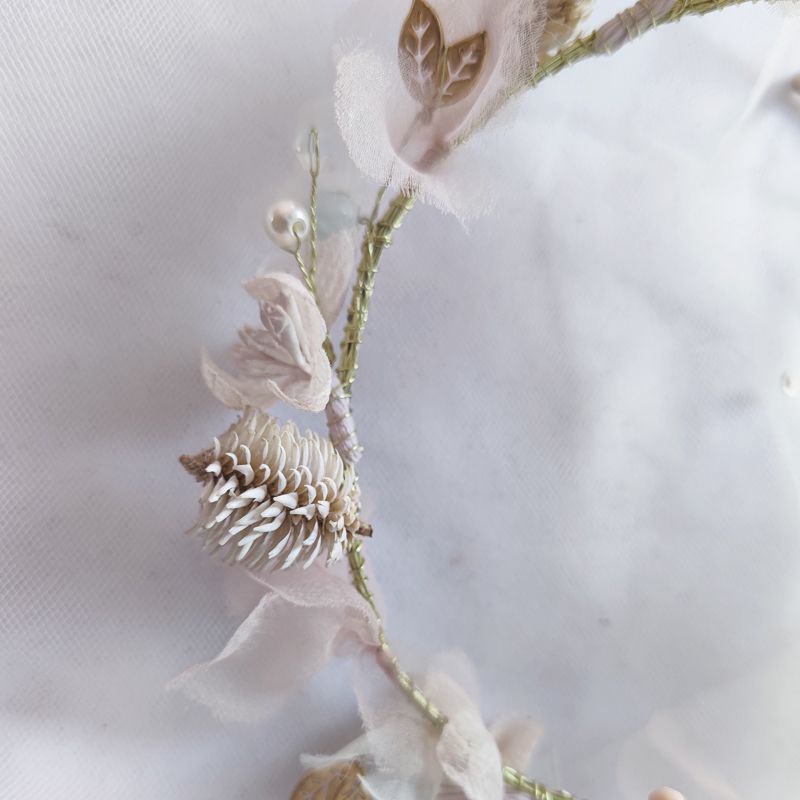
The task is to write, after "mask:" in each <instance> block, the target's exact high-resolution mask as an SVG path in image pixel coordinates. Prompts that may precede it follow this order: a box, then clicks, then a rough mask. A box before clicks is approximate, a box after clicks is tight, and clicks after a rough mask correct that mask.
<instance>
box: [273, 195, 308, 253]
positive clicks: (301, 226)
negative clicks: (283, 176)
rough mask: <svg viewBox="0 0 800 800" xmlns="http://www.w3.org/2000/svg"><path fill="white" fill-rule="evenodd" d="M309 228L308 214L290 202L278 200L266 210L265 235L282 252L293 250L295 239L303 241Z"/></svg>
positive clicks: (299, 206) (301, 207) (295, 244)
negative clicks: (298, 238)
mask: <svg viewBox="0 0 800 800" xmlns="http://www.w3.org/2000/svg"><path fill="white" fill-rule="evenodd" d="M310 227H311V221H310V220H309V218H308V212H307V211H306V210H305V208H303V206H301V205H298V204H297V203H295V202H293V201H292V200H279V201H278V202H277V203H274V204H273V205H271V206H270V207H269V208H268V209H267V213H266V216H265V217H264V229H265V230H266V231H267V235H268V236H269V238H270V239H272V241H273V242H275V244H277V245H278V247H280V248H282V249H283V250H294V249H295V247H296V246H297V238H296V236H295V234H296V235H297V236H298V237H300V239H305V238H306V236H308V231H309V229H310Z"/></svg>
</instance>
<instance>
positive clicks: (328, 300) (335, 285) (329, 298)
mask: <svg viewBox="0 0 800 800" xmlns="http://www.w3.org/2000/svg"><path fill="white" fill-rule="evenodd" d="M358 233H359V230H358V228H355V227H353V228H346V229H345V230H342V231H338V232H337V233H334V234H332V235H331V236H328V237H327V238H326V239H324V240H323V241H322V242H320V244H319V248H318V253H317V302H318V304H319V309H320V311H321V312H322V317H323V319H324V320H325V323H326V324H327V326H328V328H330V327H331V326H332V325H333V323H334V322H335V321H336V319H337V318H338V316H339V314H340V313H341V311H342V306H343V305H344V296H345V293H346V291H347V289H348V287H349V285H350V278H351V277H352V275H353V268H354V266H355V262H356V252H357V247H358Z"/></svg>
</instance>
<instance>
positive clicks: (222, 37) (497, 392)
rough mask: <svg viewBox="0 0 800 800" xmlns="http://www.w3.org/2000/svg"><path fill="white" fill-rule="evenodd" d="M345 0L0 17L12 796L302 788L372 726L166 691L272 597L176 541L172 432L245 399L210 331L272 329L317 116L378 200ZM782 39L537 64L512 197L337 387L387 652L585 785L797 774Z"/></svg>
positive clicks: (1, 763) (719, 793) (791, 292)
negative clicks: (465, 686)
mask: <svg viewBox="0 0 800 800" xmlns="http://www.w3.org/2000/svg"><path fill="white" fill-rule="evenodd" d="M376 5H377V3H376ZM390 5H391V9H390V11H391V14H396V9H397V5H396V4H390ZM353 8H354V6H353V5H351V4H350V3H346V2H325V3H322V2H310V1H308V2H292V3H284V2H274V1H272V0H269V1H267V0H237V2H233V0H175V2H171V3H156V2H152V0H119V2H116V3H86V2H82V0H64V1H63V2H59V3H53V2H49V0H12V2H7V3H4V4H3V5H2V8H1V9H0V106H1V107H2V113H1V114H0V184H2V186H3V194H2V203H3V213H2V216H1V217H0V219H1V220H2V222H0V267H1V269H2V272H1V273H0V387H1V388H2V394H1V396H2V402H1V403H0V429H1V431H0V433H1V434H2V435H0V478H2V486H3V492H2V494H1V495H0V511H2V514H1V515H0V519H1V520H2V522H0V641H2V645H0V703H2V713H1V714H0V796H2V797H3V798H4V799H5V798H8V799H9V800H39V799H40V798H48V800H100V799H101V798H102V800H107V798H114V800H128V799H129V798H130V799H131V800H133V798H136V800H140V798H148V800H188V799H189V798H191V800H201V798H211V797H238V798H243V800H257V799H258V800H263V798H269V799H270V800H272V798H275V799H276V800H280V798H284V797H287V796H288V794H289V792H290V790H291V787H292V785H293V784H294V782H295V781H296V780H297V778H298V776H299V774H300V771H301V767H300V764H299V762H298V756H299V754H301V753H303V752H335V751H336V750H337V749H339V748H340V747H342V746H344V745H345V744H346V743H347V742H348V741H351V740H352V739H354V738H355V737H356V735H357V734H358V715H357V710H356V705H355V700H354V698H353V696H352V691H351V682H350V678H349V675H348V673H347V671H346V669H344V668H343V667H337V668H333V669H331V670H329V671H328V672H327V673H326V674H325V675H324V676H323V677H322V678H321V679H319V680H315V681H313V682H312V683H311V684H309V686H308V687H307V688H306V689H304V690H303V691H302V692H301V693H300V694H299V696H298V697H296V698H295V699H294V700H292V701H291V702H290V703H289V704H288V705H287V706H286V707H285V709H284V710H283V711H282V712H281V713H280V714H279V715H278V716H277V717H275V718H274V719H273V720H272V721H271V722H269V723H268V724H266V725H256V726H249V727H248V726H240V725H232V724H224V723H222V722H218V721H216V720H214V719H213V718H212V716H211V715H209V714H208V713H207V712H206V711H205V710H204V709H203V708H200V707H196V706H193V705H192V704H191V703H189V702H188V701H187V700H186V699H185V698H182V697H180V696H179V695H175V694H169V693H167V692H166V690H165V687H166V685H167V684H168V682H169V681H170V680H171V679H172V678H173V677H174V676H175V675H177V674H179V673H180V672H181V671H182V670H184V669H185V668H186V667H188V666H189V665H191V664H193V663H196V662H199V661H206V660H208V659H210V658H212V657H213V656H214V655H216V654H217V653H218V652H219V651H220V649H221V648H222V646H223V645H224V643H225V641H226V640H227V639H228V637H229V636H230V635H231V634H232V633H233V631H234V630H235V629H236V628H237V626H238V625H239V623H240V622H241V621H242V620H243V619H244V618H245V616H246V615H247V613H248V612H249V611H250V610H251V609H252V608H253V607H254V606H255V604H256V602H257V600H258V591H257V587H254V586H253V585H251V584H249V583H248V581H247V579H246V577H245V576H243V575H242V574H241V573H240V572H237V571H236V570H235V569H233V568H230V567H226V566H224V565H222V564H220V563H218V562H216V561H214V560H213V559H210V558H208V557H207V556H206V555H204V554H203V553H201V552H199V549H198V547H197V543H196V542H195V541H193V540H192V539H190V538H188V537H184V536H183V535H182V532H183V531H184V530H185V529H186V528H188V527H189V525H191V523H192V521H193V520H194V516H195V512H196V492H197V489H196V485H195V484H194V482H193V481H192V480H190V479H189V478H187V477H186V475H185V474H184V473H183V471H182V470H181V468H180V466H179V464H178V462H177V456H178V455H180V454H181V453H187V452H194V451H195V450H197V449H199V447H202V446H204V445H205V444H206V443H207V442H208V440H209V437H210V436H212V435H213V434H214V433H215V432H218V431H220V430H224V429H225V428H226V427H227V425H228V424H229V423H230V422H231V420H232V412H230V411H228V410H226V409H224V408H222V407H221V406H220V405H219V404H218V403H217V402H216V401H215V400H214V399H213V398H212V397H211V396H210V395H209V393H208V392H207V391H206V389H205V387H204V385H203V383H202V379H201V376H200V370H199V352H200V347H201V345H203V344H206V345H208V346H209V349H210V350H211V351H212V352H215V353H216V352H222V351H223V350H224V349H225V348H226V347H227V345H228V344H229V343H230V341H231V336H232V331H233V330H234V329H235V328H236V327H237V326H238V325H240V324H241V322H242V321H243V320H246V319H249V318H251V317H252V314H253V308H252V303H251V301H250V300H249V299H248V298H247V296H246V294H245V293H244V292H242V290H241V282H242V281H243V280H246V279H247V278H249V277H251V276H252V275H254V274H255V273H257V272H258V270H259V269H260V268H261V267H262V265H263V264H264V263H265V262H266V261H267V260H268V259H269V258H270V257H271V256H273V255H274V253H275V251H274V249H272V248H273V246H272V245H271V244H270V242H269V241H268V240H267V238H266V236H265V235H264V233H263V231H262V228H261V220H262V217H263V212H264V209H265V208H266V207H267V206H269V205H270V204H271V203H273V202H274V201H275V200H276V199H279V198H282V197H291V198H293V199H296V200H298V201H303V200H304V199H305V197H306V196H307V192H308V186H307V173H306V168H305V166H304V165H303V164H301V163H300V162H299V161H298V160H297V158H296V156H295V153H294V146H295V142H296V141H298V137H302V141H305V137H306V135H307V130H308V127H309V126H310V125H311V124H312V123H313V124H316V125H318V126H319V128H320V144H321V148H322V153H323V170H322V175H321V182H322V187H323V188H327V189H335V190H336V191H341V190H342V189H343V188H346V189H347V191H348V192H350V194H351V195H352V197H353V198H354V200H355V202H356V203H357V204H358V205H359V207H360V208H361V210H362V211H365V212H368V211H369V208H370V203H371V199H372V196H373V194H374V189H375V187H374V186H373V185H372V184H370V183H369V182H368V181H366V180H363V179H360V178H358V177H357V175H356V171H355V169H353V167H352V166H351V165H350V164H349V162H347V161H346V155H345V148H344V146H343V144H342V142H341V141H340V139H339V135H338V132H337V129H336V123H335V114H334V101H333V87H334V84H335V80H336V73H335V63H334V59H333V55H332V53H333V48H334V45H335V44H336V43H337V42H338V41H339V40H341V39H342V38H345V39H346V38H347V37H348V36H358V35H360V34H359V31H357V30H356V28H357V27H358V20H356V19H354V18H353V16H352V14H353ZM603 10H604V13H603V14H602V15H601V16H602V17H605V16H608V14H609V13H610V12H611V11H612V10H613V9H611V8H610V7H609V6H608V5H604V6H603ZM400 16H401V17H402V14H401V15H400ZM387 18H388V13H387ZM798 35H799V34H798V26H797V19H796V18H788V17H787V18H784V17H783V16H782V15H781V14H780V13H779V12H778V11H777V9H773V8H771V7H769V6H764V7H756V6H752V7H751V6H747V7H741V8H737V9H734V10H731V11H729V12H726V13H725V14H722V15H719V16H717V17H713V16H712V17H708V18H706V19H702V20H701V19H693V20H687V21H685V22H682V23H680V24H679V25H677V26H673V27H672V28H669V29H665V30H663V31H661V32H659V33H655V34H648V36H647V37H645V38H643V39H642V40H641V41H640V42H638V43H636V44H634V45H631V46H630V47H628V48H623V50H622V51H620V53H618V54H617V55H615V56H613V57H611V58H609V59H606V60H602V61H600V60H598V61H596V62H592V63H586V64H583V65H579V66H578V67H576V68H575V69H574V70H572V71H570V72H565V73H564V74H562V75H560V76H558V77H557V78H554V79H553V80H552V81H548V82H546V83H543V84H542V86H541V87H540V88H539V89H537V91H536V93H535V94H531V95H529V96H528V97H527V98H525V100H524V101H521V103H520V104H519V105H518V106H517V107H516V109H515V112H516V116H515V119H514V124H513V126H512V127H509V128H508V129H505V130H500V129H498V130H492V131H487V134H488V135H487V138H486V139H485V144H484V145H482V148H483V149H484V150H485V158H486V160H485V161H481V163H483V164H486V165H490V169H489V170H488V171H489V172H492V186H493V187H494V189H495V198H496V203H495V205H496V208H495V210H494V212H493V213H492V214H491V215H488V216H486V217H483V218H481V219H480V220H478V221H476V222H474V223H473V225H472V227H471V231H470V233H469V234H466V233H465V232H464V230H463V229H462V227H461V225H460V224H459V222H458V221H457V220H456V219H454V218H453V217H450V216H445V215H442V214H440V213H439V212H438V211H437V210H435V209H432V208H430V207H425V206H420V207H418V208H416V209H415V210H414V212H413V213H412V215H411V216H409V218H408V220H407V222H406V223H405V225H404V227H403V229H402V230H401V231H399V232H398V233H397V235H396V237H395V243H394V245H393V247H392V248H391V250H390V251H388V253H387V254H386V257H385V258H384V261H383V262H382V266H381V272H380V274H379V275H378V282H377V286H376V292H375V297H374V301H373V307H372V309H371V312H370V320H369V327H368V330H367V334H366V340H365V342H364V345H363V347H362V352H361V362H360V368H359V373H358V381H357V382H356V384H355V387H354V406H355V413H356V415H357V419H358V426H359V434H360V439H361V443H362V444H363V445H364V447H365V455H364V458H363V460H362V462H361V467H360V471H361V476H362V477H361V489H362V499H363V505H364V517H365V519H367V520H369V521H370V522H371V523H373V524H374V526H375V535H374V538H373V540H372V541H371V542H370V543H369V556H370V563H371V567H372V569H374V571H375V573H376V575H377V577H378V579H379V580H380V582H381V584H382V587H383V591H384V594H385V601H384V605H385V607H386V608H387V609H388V628H389V631H390V635H391V637H392V642H393V646H394V647H395V649H396V650H397V652H398V654H400V655H401V657H402V658H403V661H404V665H405V666H406V667H407V668H408V669H411V670H414V671H417V672H421V673H424V671H425V669H426V667H427V666H428V665H429V664H430V662H431V659H432V657H433V655H434V654H435V653H437V652H439V651H440V650H444V649H453V648H457V649H461V650H463V651H464V652H465V653H466V654H467V655H468V656H469V658H470V659H471V660H472V661H473V663H474V664H475V666H476V669H477V673H478V675H479V679H480V683H481V688H482V698H483V710H484V712H485V714H486V717H487V718H489V719H491V718H494V717H495V716H497V715H499V714H501V713H503V712H505V711H518V710H523V711H528V712H530V713H531V714H533V715H534V717H535V719H536V720H537V721H538V722H540V723H541V726H542V728H543V735H542V741H541V744H540V746H539V749H538V750H537V753H536V755H535V756H534V761H533V762H532V764H531V765H530V768H529V770H528V771H529V772H530V773H531V774H533V775H535V776H536V777H537V778H539V779H541V780H544V781H546V782H548V783H550V784H551V785H564V786H566V787H567V788H568V789H570V790H572V791H574V792H575V793H576V794H578V795H580V796H586V797H590V798H597V800H601V798H604V797H608V798H611V797H616V798H621V800H628V798H630V799H631V800H633V799H634V798H636V799H637V800H641V798H644V797H645V796H646V794H647V791H648V790H649V789H651V788H653V787H654V786H657V785H660V784H667V783H668V784H672V785H676V786H677V787H679V788H680V789H681V790H682V791H684V792H685V794H686V795H687V797H690V798H695V800H700V799H701V798H702V800H706V798H711V799H712V800H731V799H732V798H745V797H755V796H776V797H789V796H792V794H793V792H794V791H795V787H796V786H797V785H798V781H800V771H798V763H797V759H796V753H797V750H798V742H799V741H800V731H799V730H798V720H799V719H800V713H798V712H800V707H798V698H800V684H798V676H800V669H798V668H797V665H798V655H799V652H800V636H799V635H798V631H800V589H799V588H798V587H800V581H799V580H798V577H800V563H799V562H800V538H799V537H798V522H799V521H800V519H799V518H800V513H799V511H798V485H800V483H799V482H798V478H800V446H798V442H799V441H800V438H799V437H800V399H798V398H797V397H796V396H795V390H794V389H793V388H792V387H793V386H796V385H797V384H796V382H797V376H798V375H800V317H799V316H798V308H800V296H798V295H800V284H798V277H797V269H796V261H797V259H796V254H797V253H798V252H800V229H798V226H797V209H798V206H799V205H800V189H798V187H800V151H799V149H798V148H799V147H800V145H798V130H800V111H798V109H797V107H796V106H793V105H792V104H791V103H790V102H789V101H788V99H787V95H786V92H785V87H786V82H787V80H788V77H789V76H790V75H791V74H792V73H793V72H796V71H798V70H800V64H799V63H798V62H797V55H796V54H797V52H798V49H797V43H798ZM454 163H455V162H454ZM326 180H328V181H329V182H328V184H327V185H326ZM478 185H479V186H480V185H481V184H480V183H479V184H478ZM781 376H784V378H783V379H782V377H781ZM793 377H794V383H792V378H793ZM279 413H281V415H286V414H288V412H287V410H286V409H283V408H281V409H279ZM292 416H295V415H292ZM298 422H299V423H300V424H301V425H305V424H306V423H307V422H308V420H307V419H305V418H301V419H299V420H298ZM316 424H318V423H316Z"/></svg>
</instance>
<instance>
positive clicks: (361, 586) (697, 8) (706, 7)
mask: <svg viewBox="0 0 800 800" xmlns="http://www.w3.org/2000/svg"><path fill="white" fill-rule="evenodd" d="M749 1H750V0H677V2H676V3H675V4H674V5H673V6H672V7H671V8H670V10H669V11H668V12H666V13H665V14H663V15H662V16H661V17H656V16H655V15H654V14H653V13H652V12H650V15H649V17H648V18H647V24H645V25H644V26H643V27H642V26H640V25H638V24H637V25H633V26H632V25H630V22H629V21H630V20H631V19H634V18H635V14H634V12H635V11H637V10H641V8H642V7H643V8H644V10H645V11H648V12H649V11H650V6H649V5H648V3H650V2H652V0H640V2H639V3H638V4H637V6H632V7H631V8H629V9H626V10H625V11H622V12H620V14H618V15H617V17H616V19H618V20H620V22H621V23H622V25H623V26H624V27H625V36H624V40H623V43H625V42H629V41H632V40H633V39H634V38H636V37H637V36H638V35H640V34H642V33H644V32H645V31H646V30H651V29H653V28H655V27H658V26H660V25H662V24H664V23H668V22H676V21H678V20H680V19H682V18H683V17H685V16H689V15H700V14H707V13H709V12H711V11H717V10H720V9H723V8H726V7H728V6H733V5H739V4H742V3H745V2H749ZM609 24H610V23H609ZM603 27H605V26H603ZM601 30H602V28H601V29H597V30H594V31H592V32H591V33H589V34H587V35H586V36H583V37H579V38H577V39H575V40H574V41H573V42H572V43H570V44H568V45H567V46H565V47H564V48H562V49H561V50H559V51H558V52H557V53H555V54H554V55H552V56H549V57H547V58H545V59H543V60H542V61H541V62H540V63H539V64H538V65H537V67H536V68H535V70H534V71H533V73H532V74H531V75H530V76H529V78H528V79H526V80H525V81H524V82H523V83H522V84H521V85H520V86H519V87H518V90H517V91H516V92H513V93H511V94H510V95H507V96H505V97H504V98H503V100H502V102H501V103H500V104H498V105H497V106H496V107H494V108H491V109H490V110H489V112H488V113H487V115H485V116H484V117H483V118H482V119H481V120H480V121H479V122H478V124H477V125H476V126H475V127H473V128H471V129H470V130H469V131H467V132H466V133H465V134H464V135H463V136H462V137H461V138H460V139H457V140H456V141H455V142H454V146H455V145H460V144H463V142H464V141H466V140H467V138H469V136H471V135H472V134H473V133H475V132H476V131H477V130H478V129H479V128H480V127H482V126H483V125H484V124H485V123H486V122H487V121H488V119H489V117H490V116H493V115H494V114H495V113H496V112H497V111H499V110H500V108H501V107H502V106H503V105H505V103H506V102H508V101H509V100H510V99H512V97H513V96H515V95H516V94H519V93H521V92H522V91H524V90H527V89H531V88H535V87H536V86H538V84H539V83H540V82H541V81H543V80H544V79H545V78H548V77H550V76H551V75H556V74H557V73H559V72H560V71H561V70H562V69H564V68H565V67H567V66H570V65H571V64H575V63H577V62H578V61H583V60H584V59H586V58H589V57H590V56H599V55H604V54H606V52H609V51H607V50H604V49H603V48H602V47H600V46H599V44H600V43H599V41H598V33H599V32H600V31H601ZM312 141H313V142H314V145H313V147H314V148H315V151H316V162H315V161H314V158H313V157H312V167H311V170H310V173H311V179H312V189H311V228H312V246H311V253H312V255H311V264H312V266H311V270H310V283H311V285H309V289H311V291H312V292H314V291H315V290H314V288H313V283H314V277H315V274H314V272H315V269H316V179H317V175H318V171H319V150H318V143H317V138H316V131H314V132H313V137H312ZM315 163H316V168H315V167H314V164H315ZM387 187H388V182H387V183H384V184H383V186H381V188H380V189H379V191H378V194H377V197H376V198H375V203H374V206H373V209H372V213H371V215H370V217H369V218H368V219H366V220H364V222H365V226H366V229H365V232H364V238H363V241H362V244H361V257H360V261H359V264H358V270H357V273H356V280H355V283H354V285H353V292H352V296H351V300H350V306H349V309H348V312H347V321H346V325H345V330H344V335H343V338H342V342H341V347H340V352H339V363H338V368H337V372H338V375H339V379H340V381H341V386H342V391H343V393H344V394H345V396H347V397H348V398H349V397H350V395H351V392H352V386H353V383H354V381H355V376H356V370H357V369H358V353H359V347H360V345H361V342H362V340H363V335H364V330H365V328H366V325H367V319H368V315H369V304H370V301H371V299H372V294H373V291H374V288H375V277H376V275H377V272H378V265H379V263H380V259H381V255H382V254H383V251H384V250H385V249H386V248H387V247H389V246H390V245H391V243H392V235H393V233H394V232H395V231H396V230H398V229H399V228H400V226H401V225H402V224H403V222H404V220H405V218H406V216H407V215H408V213H409V211H411V209H412V208H413V206H414V200H415V198H414V195H413V194H411V193H408V192H401V193H399V194H397V195H396V196H395V197H394V198H393V199H392V200H391V201H390V202H389V205H388V208H387V209H386V211H385V213H384V214H383V216H381V217H380V219H378V215H379V213H380V206H381V203H382V201H383V197H384V194H385V193H386V190H387ZM299 253H300V246H299V237H298V247H297V252H296V254H295V259H296V260H297V261H298V265H299V266H300V270H301V272H302V273H303V276H304V278H305V277H306V272H307V271H306V268H305V264H304V263H303V261H302V258H301V257H300V255H299ZM306 283H307V285H308V284H309V279H308V278H307V279H306ZM328 344H330V341H328ZM326 352H327V350H326ZM331 353H332V349H331ZM332 363H333V362H332ZM348 559H349V567H350V572H351V575H352V579H353V583H354V585H355V588H356V589H357V590H358V592H359V594H360V595H361V596H362V597H363V598H364V599H365V600H366V602H367V603H368V604H369V606H370V608H371V609H372V611H373V612H374V614H375V618H376V620H377V622H378V631H379V633H378V639H379V651H380V656H379V658H380V662H381V665H382V666H383V668H384V669H385V670H386V672H387V673H388V675H389V677H390V678H391V679H392V680H393V681H394V682H395V683H396V684H397V685H398V686H399V687H400V689H401V690H402V691H403V692H404V693H405V694H406V696H407V697H408V699H409V700H410V701H411V702H412V703H413V704H414V705H415V706H416V707H417V708H418V709H419V711H420V713H421V714H422V715H423V716H424V717H425V718H426V719H427V720H428V721H429V722H430V723H431V724H432V725H433V726H434V727H435V728H437V729H438V730H441V729H443V728H444V726H445V725H446V724H447V717H446V716H445V715H444V714H443V713H442V712H441V711H440V710H439V709H438V708H437V707H436V705H435V704H434V703H433V701H432V700H431V699H430V698H428V697H427V696H426V695H425V693H424V692H423V691H422V689H420V687H419V686H418V685H417V684H416V683H415V682H414V679H413V678H412V677H411V675H409V674H408V673H407V672H406V671H405V670H404V669H403V668H402V667H401V666H400V663H399V661H398V659H397V657H396V656H395V655H394V653H393V651H392V649H391V647H390V645H389V643H388V641H387V638H386V633H385V630H384V627H383V621H382V619H381V615H380V612H379V611H378V608H377V605H376V603H375V598H374V597H373V595H372V592H371V591H370V588H369V577H368V574H367V568H366V562H365V559H364V556H363V553H362V552H361V542H356V543H355V544H354V546H353V548H352V550H351V551H350V553H349V556H348ZM503 781H504V783H505V785H506V786H507V787H508V788H509V789H511V790H513V791H516V792H519V793H521V794H524V795H527V796H529V797H532V798H534V800H575V798H574V795H572V794H570V793H569V792H566V791H564V790H560V789H550V788H548V787H547V786H545V785H544V784H542V783H539V782H538V781H534V780H532V779H531V778H528V777H526V776H525V775H523V774H522V773H521V772H519V771H518V770H516V769H514V768H513V767H510V766H504V767H503Z"/></svg>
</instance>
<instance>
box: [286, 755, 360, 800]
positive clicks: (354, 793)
mask: <svg viewBox="0 0 800 800" xmlns="http://www.w3.org/2000/svg"><path fill="white" fill-rule="evenodd" d="M292 800H370V795H369V794H367V792H366V791H365V790H364V788H363V787H362V785H361V770H360V769H359V767H358V764H357V763H356V762H345V763H341V764H334V765H333V766H331V767H322V768H321V769H314V770H311V771H310V772H308V773H306V775H305V776H304V777H303V779H302V780H301V781H300V783H299V784H298V785H297V788H296V789H295V790H294V792H292Z"/></svg>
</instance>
